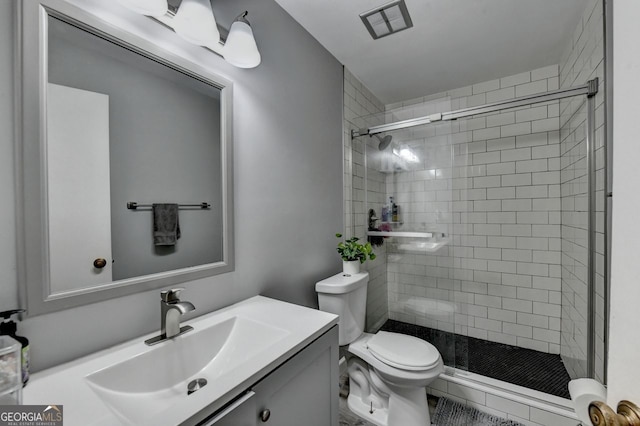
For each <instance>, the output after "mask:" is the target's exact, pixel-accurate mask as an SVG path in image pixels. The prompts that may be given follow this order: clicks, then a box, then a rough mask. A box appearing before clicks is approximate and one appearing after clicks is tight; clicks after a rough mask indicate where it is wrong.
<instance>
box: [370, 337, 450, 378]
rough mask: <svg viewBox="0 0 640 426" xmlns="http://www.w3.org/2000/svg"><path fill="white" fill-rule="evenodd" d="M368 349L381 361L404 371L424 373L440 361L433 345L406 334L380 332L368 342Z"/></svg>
mask: <svg viewBox="0 0 640 426" xmlns="http://www.w3.org/2000/svg"><path fill="white" fill-rule="evenodd" d="M367 349H368V350H369V352H371V354H372V355H373V356H374V357H376V358H377V359H378V360H379V361H382V362H383V363H385V364H387V365H389V366H391V367H395V368H400V369H402V370H410V371H423V370H428V369H430V368H432V367H433V366H434V365H436V364H437V363H438V361H439V360H440V353H439V352H438V350H437V349H436V348H435V346H433V345H432V344H430V343H428V342H425V341H424V340H422V339H419V338H417V337H413V336H407V335H406V334H400V333H390V332H388V331H378V332H377V333H376V334H374V335H373V336H372V337H371V338H370V339H369V340H368V341H367Z"/></svg>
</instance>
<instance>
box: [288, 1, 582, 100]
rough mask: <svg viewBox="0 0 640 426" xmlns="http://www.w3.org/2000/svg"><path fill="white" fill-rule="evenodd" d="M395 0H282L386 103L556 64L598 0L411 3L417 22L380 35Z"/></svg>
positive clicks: (293, 15) (289, 9)
mask: <svg viewBox="0 0 640 426" xmlns="http://www.w3.org/2000/svg"><path fill="white" fill-rule="evenodd" d="M388 1H389V0H276V2H277V3H278V4H279V5H280V6H281V7H282V8H283V9H285V10H286V11H287V12H288V13H289V14H290V15H291V16H292V17H293V18H294V19H295V20H296V21H298V22H299V23H300V24H301V25H302V26H303V27H304V28H305V29H306V30H307V31H308V32H309V33H311V35H313V36H314V37H315V38H316V39H317V40H318V41H319V42H320V43H321V44H322V45H323V46H324V47H325V48H326V49H327V50H328V51H329V52H331V53H332V54H333V55H334V56H335V57H336V58H337V59H338V60H339V61H340V62H342V63H343V64H344V65H345V66H346V67H347V68H348V69H349V70H350V71H351V72H352V73H353V74H354V75H355V76H356V77H358V79H359V80H360V81H361V82H362V83H364V85H365V86H367V87H368V88H369V89H370V90H371V91H372V92H373V93H374V94H375V95H376V96H377V97H378V98H379V99H380V100H381V101H382V102H383V103H385V104H388V103H393V102H398V101H402V100H408V99H413V98H416V97H419V96H424V95H428V94H434V93H439V92H443V91H446V90H448V89H454V88H458V87H463V86H468V85H471V84H474V83H480V82H483V81H487V80H492V79H495V78H499V77H504V76H508V75H513V74H517V73H520V72H524V71H529V70H532V69H535V68H540V67H543V66H547V65H552V64H556V63H558V62H559V61H560V57H561V55H562V53H563V51H564V50H565V48H566V47H567V46H568V45H569V43H571V39H572V36H573V33H574V30H575V28H576V26H577V25H578V23H579V22H580V19H581V16H582V13H583V11H584V10H585V8H586V6H587V4H588V3H591V2H592V0H405V2H406V5H407V8H408V9H409V13H410V15H411V19H412V20H413V27H412V28H410V29H408V30H405V31H402V32H399V33H395V34H392V35H390V36H387V37H383V38H380V39H378V40H373V39H372V38H371V36H370V35H369V33H368V32H367V29H366V28H365V26H364V25H363V23H362V21H361V20H360V17H359V15H360V14H361V13H363V12H367V11H369V10H371V9H373V8H374V7H378V6H381V5H383V4H385V3H388Z"/></svg>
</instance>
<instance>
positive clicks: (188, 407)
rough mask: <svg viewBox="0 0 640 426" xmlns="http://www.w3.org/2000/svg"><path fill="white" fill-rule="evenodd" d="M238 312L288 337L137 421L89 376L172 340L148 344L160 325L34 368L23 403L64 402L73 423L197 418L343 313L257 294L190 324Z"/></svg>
mask: <svg viewBox="0 0 640 426" xmlns="http://www.w3.org/2000/svg"><path fill="white" fill-rule="evenodd" d="M234 317H236V318H237V317H242V318H244V319H246V320H249V321H255V322H257V323H261V324H267V325H268V326H270V327H274V328H277V329H281V330H282V331H283V333H282V335H283V337H282V338H281V339H279V340H278V342H277V344H273V345H262V347H261V348H260V352H259V356H254V357H249V358H248V359H247V360H246V361H240V362H239V363H238V364H237V365H239V367H236V368H233V369H232V370H230V371H229V372H225V373H224V374H216V377H215V380H209V381H210V382H211V384H209V385H207V386H205V387H203V388H202V389H200V390H199V391H198V392H195V393H193V394H191V395H189V396H188V397H187V396H186V393H184V394H183V393H182V392H181V393H180V396H179V397H178V398H179V400H178V401H177V402H174V403H171V404H166V405H160V406H159V407H158V409H156V410H149V411H153V412H146V413H143V414H139V416H140V417H139V418H138V419H137V420H136V421H135V422H132V421H131V420H130V419H129V420H127V419H126V418H125V417H123V416H121V415H119V414H118V413H117V410H112V409H111V408H110V407H109V405H108V404H107V403H106V402H105V400H104V399H103V398H102V397H101V396H100V395H99V394H98V393H97V392H96V391H95V390H94V388H93V387H92V386H91V384H90V383H89V380H88V379H87V376H89V375H92V374H93V373H96V372H99V371H101V370H103V369H106V368H109V367H112V366H114V365H116V364H118V363H121V362H123V361H126V360H129V359H134V358H136V357H139V356H141V355H144V354H148V353H149V352H150V351H152V350H154V348H156V347H160V346H161V345H162V344H165V343H169V344H171V343H172V342H163V343H160V344H158V345H155V346H151V347H150V346H147V345H145V344H144V341H145V340H146V339H148V338H150V337H153V336H154V335H155V334H157V331H156V332H154V333H150V334H149V335H146V336H141V337H139V338H137V339H134V340H131V341H129V342H126V343H123V344H120V345H117V346H114V347H112V348H109V349H105V350H103V351H100V352H96V353H94V354H91V355H88V356H85V357H83V358H80V359H78V360H74V361H71V362H69V363H66V364H62V365H59V366H56V367H53V368H50V369H48V370H44V371H41V372H38V373H36V374H33V375H32V376H31V379H30V381H29V384H28V385H27V386H26V387H25V388H24V391H23V404H38V405H53V404H56V405H63V413H64V424H65V425H67V426H75V425H79V426H80V425H82V426H85V425H100V426H107V425H109V426H112V425H126V424H136V425H141V424H149V425H168V426H169V425H178V424H182V423H184V424H192V422H193V421H194V419H195V417H194V416H196V415H197V414H198V413H200V414H201V415H202V413H203V412H206V413H212V412H214V411H216V410H218V409H220V408H221V407H223V406H224V405H225V404H226V403H228V402H229V401H231V400H232V399H233V398H234V397H236V396H237V395H239V394H240V393H241V392H243V391H244V390H246V389H248V388H249V387H250V386H251V385H253V384H254V383H255V382H257V381H258V380H259V379H260V378H262V377H263V376H265V375H266V374H267V373H269V372H270V371H272V370H274V369H275V368H276V367H278V366H279V365H280V364H282V363H283V362H285V361H286V360H287V359H288V358H290V357H291V356H293V355H295V354H296V353H297V352H298V351H300V350H301V349H302V348H304V347H305V346H307V345H308V344H309V343H311V342H312V341H313V340H315V339H316V338H318V337H319V336H321V335H322V334H324V333H325V332H326V331H327V330H329V329H330V328H331V327H333V326H334V325H335V324H337V323H338V317H337V316H336V315H333V314H330V313H327V312H322V311H318V310H314V309H310V308H306V307H303V306H299V305H295V304H291V303H287V302H282V301H278V300H274V299H270V298H267V297H264V296H255V297H252V298H250V299H247V300H244V301H242V302H239V303H236V304H234V305H231V306H228V307H226V308H224V309H220V310H218V311H214V312H212V313H209V314H206V315H203V316H201V317H198V318H195V319H193V320H191V321H187V322H185V323H184V324H188V325H191V326H192V327H193V328H194V330H195V331H193V332H191V333H196V332H197V331H198V330H199V329H200V330H203V329H206V328H207V327H211V326H212V325H214V326H215V325H216V324H219V323H222V322H224V321H229V320H230V319H233V318H234ZM191 333H187V334H184V335H182V336H178V337H176V338H174V339H173V340H174V341H176V342H174V343H173V344H179V339H182V338H187V337H188V336H189V335H190V334H191ZM221 352H222V351H221ZM221 352H220V353H221ZM159 367H160V368H159V370H162V368H161V366H159ZM158 374H162V371H158ZM196 417H199V416H196ZM141 419H143V420H141Z"/></svg>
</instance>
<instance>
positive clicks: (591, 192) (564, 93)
mask: <svg viewBox="0 0 640 426" xmlns="http://www.w3.org/2000/svg"><path fill="white" fill-rule="evenodd" d="M598 90H599V80H598V78H594V79H592V80H589V81H587V83H586V84H584V85H582V86H576V87H571V88H566V89H558V90H554V91H549V92H544V93H538V94H533V95H528V96H522V97H518V98H515V99H511V100H505V101H500V102H494V103H490V104H485V105H479V106H475V107H470V108H463V109H458V110H454V111H448V112H442V113H436V114H430V115H427V116H423V117H418V118H412V119H409V120H402V121H396V122H393V123H387V124H381V125H377V126H373V127H369V128H361V129H357V130H352V131H351V139H354V138H357V137H359V136H373V135H377V134H379V133H383V132H390V131H394V130H401V129H407V128H410V127H416V126H422V125H425V124H429V123H437V122H441V121H450V120H457V119H459V118H465V117H470V116H474V115H479V114H485V113H490V112H496V111H501V110H504V109H509V108H517V107H522V106H527V105H534V104H538V103H543V102H550V101H555V100H560V99H566V98H571V97H576V96H584V95H586V97H587V99H586V104H587V105H586V108H587V112H586V126H587V131H586V138H585V143H586V163H587V204H588V206H589V212H588V218H587V220H588V222H587V223H588V227H589V230H588V240H587V255H588V261H587V290H588V294H587V306H588V310H589V312H588V318H587V334H588V338H587V354H588V358H587V371H588V374H589V377H591V378H594V377H595V359H596V347H595V309H596V298H595V282H596V281H595V274H596V268H595V265H594V262H595V256H594V250H595V248H596V197H595V185H596V170H595V169H596V160H595V140H596V137H595V105H596V103H595V96H596V94H597V93H598ZM365 205H366V200H365ZM604 213H605V217H608V216H609V212H608V204H607V203H605V212H604ZM609 236H610V234H609V233H607V235H606V239H607V240H608V239H609ZM604 255H605V258H608V244H605V254H604ZM605 273H606V272H605ZM606 281H607V277H605V282H606ZM607 303H608V302H607V301H605V305H606V304H607ZM605 316H606V315H605ZM605 321H606V319H605ZM604 341H605V345H606V342H607V341H608V330H607V329H606V328H605V335H604ZM605 357H606V349H605ZM604 362H605V363H606V359H605V360H604ZM456 370H457V369H456Z"/></svg>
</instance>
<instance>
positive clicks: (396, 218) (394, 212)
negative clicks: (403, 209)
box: [391, 202, 400, 222]
mask: <svg viewBox="0 0 640 426" xmlns="http://www.w3.org/2000/svg"><path fill="white" fill-rule="evenodd" d="M391 221H392V222H400V206H399V205H397V204H396V203H394V202H392V203H391Z"/></svg>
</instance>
